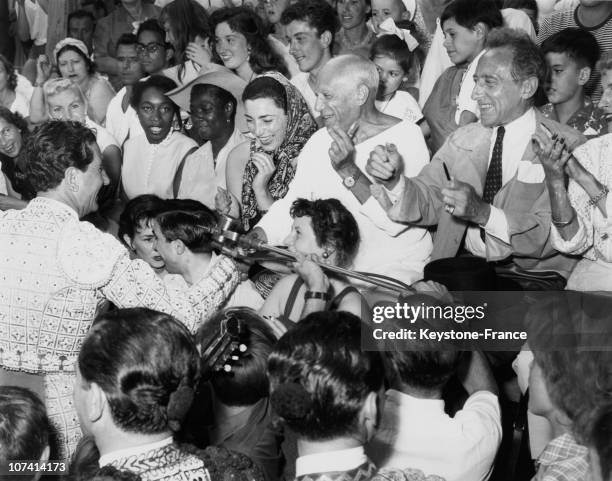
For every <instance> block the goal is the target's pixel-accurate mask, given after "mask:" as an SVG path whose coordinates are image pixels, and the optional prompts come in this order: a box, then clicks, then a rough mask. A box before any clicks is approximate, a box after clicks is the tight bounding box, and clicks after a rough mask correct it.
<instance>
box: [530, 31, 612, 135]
mask: <svg viewBox="0 0 612 481" xmlns="http://www.w3.org/2000/svg"><path fill="white" fill-rule="evenodd" d="M541 50H542V53H543V54H544V56H545V58H546V63H547V65H548V81H547V82H546V85H545V88H546V95H547V97H548V102H549V103H548V104H546V105H544V106H543V107H542V108H541V111H542V113H543V114H544V115H545V116H546V117H548V118H549V119H552V120H556V121H558V122H560V123H562V124H566V125H569V126H570V127H572V128H573V129H576V130H578V131H579V132H581V133H583V134H584V135H585V136H586V137H587V138H593V137H598V136H600V135H603V134H606V133H607V132H608V127H607V122H606V119H605V114H604V112H603V111H602V110H601V109H599V108H598V107H597V106H596V105H594V104H593V102H591V99H590V98H589V97H588V96H587V95H586V93H585V86H586V84H587V83H588V82H589V79H590V78H591V73H592V72H593V71H594V69H595V64H596V63H597V60H598V59H599V46H598V45H597V41H596V40H595V37H593V35H591V34H590V33H589V32H587V31H585V30H582V29H579V28H566V29H564V30H561V31H560V32H557V33H555V34H553V35H552V36H550V37H548V38H547V39H546V40H545V41H544V43H542V46H541Z"/></svg>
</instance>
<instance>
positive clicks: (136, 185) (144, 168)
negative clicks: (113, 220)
mask: <svg viewBox="0 0 612 481" xmlns="http://www.w3.org/2000/svg"><path fill="white" fill-rule="evenodd" d="M175 88H176V83H174V82H173V81H172V80H170V79H169V78H167V77H164V76H161V75H153V76H151V77H149V78H148V79H147V80H145V81H143V82H137V83H136V84H135V85H134V87H133V91H132V98H131V101H130V102H131V105H132V107H133V108H134V110H136V113H137V114H138V119H139V120H140V125H141V126H142V128H143V130H144V135H140V136H138V137H133V138H130V139H128V140H127V141H126V143H125V147H124V154H123V169H122V173H121V177H122V179H121V180H122V183H123V191H124V193H125V195H126V197H127V198H128V199H133V198H134V197H136V196H138V195H142V194H155V195H157V196H158V197H161V198H162V199H170V198H172V199H173V198H175V197H176V194H177V193H178V192H177V190H178V184H177V182H176V181H175V177H176V175H177V172H178V171H179V169H180V167H181V164H182V163H183V162H184V161H185V159H186V158H187V156H188V155H189V154H191V153H192V152H194V151H195V150H197V147H198V146H197V144H196V142H195V141H194V140H193V139H191V138H189V137H187V136H186V135H184V134H182V133H181V132H180V131H179V130H178V129H180V125H181V117H180V112H179V108H178V106H177V105H176V104H175V103H174V102H173V101H172V100H171V99H170V98H169V97H168V96H167V95H166V94H167V93H168V92H169V91H171V90H174V89H175Z"/></svg>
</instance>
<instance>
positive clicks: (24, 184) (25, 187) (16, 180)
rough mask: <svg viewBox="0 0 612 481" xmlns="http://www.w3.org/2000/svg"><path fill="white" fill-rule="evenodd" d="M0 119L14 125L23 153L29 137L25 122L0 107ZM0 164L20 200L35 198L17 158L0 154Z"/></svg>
mask: <svg viewBox="0 0 612 481" xmlns="http://www.w3.org/2000/svg"><path fill="white" fill-rule="evenodd" d="M0 118H1V119H3V120H4V121H5V122H7V123H9V124H11V125H14V126H15V128H17V130H19V134H20V135H21V151H23V147H24V145H25V143H26V141H27V139H28V137H29V135H30V130H29V129H28V123H27V121H26V120H25V119H24V118H23V117H22V116H21V115H20V114H19V113H17V112H11V111H10V110H9V109H7V108H6V107H3V106H0ZM0 164H1V168H2V172H3V173H4V175H5V176H6V177H7V178H8V179H9V181H10V182H11V184H12V186H13V189H15V191H16V192H18V193H19V194H21V198H22V199H24V200H31V199H33V198H34V197H36V192H34V191H33V189H32V186H31V185H30V183H29V182H28V181H27V177H26V176H25V174H24V173H23V172H21V169H22V168H23V162H20V161H19V158H17V159H12V158H10V157H8V156H6V155H4V154H0Z"/></svg>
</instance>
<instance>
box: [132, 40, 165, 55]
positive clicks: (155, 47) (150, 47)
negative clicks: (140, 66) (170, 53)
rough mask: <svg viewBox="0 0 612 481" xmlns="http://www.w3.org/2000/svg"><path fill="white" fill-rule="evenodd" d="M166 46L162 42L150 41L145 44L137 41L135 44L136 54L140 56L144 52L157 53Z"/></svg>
mask: <svg viewBox="0 0 612 481" xmlns="http://www.w3.org/2000/svg"><path fill="white" fill-rule="evenodd" d="M165 48H166V46H165V45H164V44H163V43H157V42H152V43H149V44H147V45H144V44H142V43H139V44H137V45H136V54H137V55H138V56H139V57H142V56H143V55H144V54H145V52H146V53H147V55H157V54H158V53H159V52H160V51H161V49H165Z"/></svg>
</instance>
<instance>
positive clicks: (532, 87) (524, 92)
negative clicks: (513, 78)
mask: <svg viewBox="0 0 612 481" xmlns="http://www.w3.org/2000/svg"><path fill="white" fill-rule="evenodd" d="M539 84H540V83H539V82H538V79H537V77H529V78H527V79H525V80H523V81H522V83H521V98H523V99H524V100H527V99H530V98H532V97H533V96H534V95H535V94H536V92H537V91H538V85H539Z"/></svg>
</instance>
